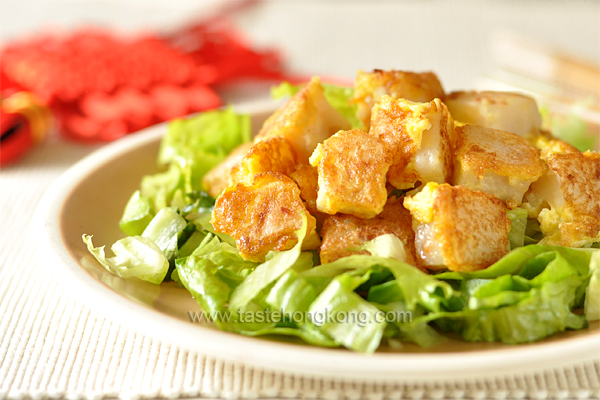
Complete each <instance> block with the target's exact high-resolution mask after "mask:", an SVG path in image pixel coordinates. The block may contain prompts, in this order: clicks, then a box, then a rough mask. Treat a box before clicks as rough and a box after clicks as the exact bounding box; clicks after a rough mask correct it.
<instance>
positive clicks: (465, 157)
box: [452, 125, 546, 209]
mask: <svg viewBox="0 0 600 400" xmlns="http://www.w3.org/2000/svg"><path fill="white" fill-rule="evenodd" d="M455 133H456V145H455V149H454V176H453V181H452V183H453V184H454V185H463V186H466V187H468V188H469V189H471V190H480V191H482V192H485V193H489V194H491V195H494V196H496V197H497V198H499V199H500V200H502V201H504V202H505V203H506V205H507V207H509V208H511V209H512V208H515V207H517V206H518V205H519V204H521V201H522V200H523V195H524V194H525V192H526V191H527V189H528V188H529V186H530V185H531V183H532V182H535V181H536V180H538V178H539V177H540V176H542V175H543V174H544V172H546V166H545V164H544V162H543V161H542V160H541V159H540V158H539V150H537V149H536V148H535V147H533V146H532V145H531V144H530V143H529V142H528V141H527V140H526V139H524V138H522V137H521V136H519V135H517V134H514V133H510V132H504V131H499V130H496V129H491V128H484V127H481V126H475V125H464V126H461V127H457V128H456V130H455Z"/></svg>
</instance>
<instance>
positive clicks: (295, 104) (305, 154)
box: [254, 77, 350, 164]
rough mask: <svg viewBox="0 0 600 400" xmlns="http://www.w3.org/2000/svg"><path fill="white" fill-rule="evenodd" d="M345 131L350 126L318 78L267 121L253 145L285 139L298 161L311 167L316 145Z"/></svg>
mask: <svg viewBox="0 0 600 400" xmlns="http://www.w3.org/2000/svg"><path fill="white" fill-rule="evenodd" d="M343 129H350V123H349V122H348V120H346V118H344V117H343V116H342V114H340V113H339V112H338V111H337V110H336V109H335V108H333V107H332V106H331V105H330V104H329V102H328V101H327V99H326V98H325V95H324V92H323V86H322V85H321V81H320V80H319V78H316V77H315V78H312V79H311V80H310V82H309V83H308V84H307V85H306V86H305V87H304V88H302V89H301V90H300V91H299V92H298V93H296V94H295V95H294V96H293V97H292V98H291V99H290V101H289V102H288V103H287V104H286V105H285V106H283V107H281V108H280V109H279V110H277V111H276V112H275V113H274V114H273V115H272V116H270V117H269V118H268V119H267V120H266V121H265V123H264V124H263V126H262V128H261V130H260V132H259V133H258V135H257V136H256V138H255V139H254V142H255V143H258V142H260V141H263V140H265V139H268V138H272V137H282V138H284V139H286V140H288V141H289V142H290V143H291V144H292V147H293V148H294V150H295V151H296V155H297V156H298V161H299V162H301V163H304V164H308V158H309V157H310V155H311V154H312V153H313V151H314V149H315V148H316V147H317V144H318V143H321V142H322V141H323V140H325V139H327V138H328V137H330V136H331V135H333V134H334V133H336V132H337V131H339V130H343Z"/></svg>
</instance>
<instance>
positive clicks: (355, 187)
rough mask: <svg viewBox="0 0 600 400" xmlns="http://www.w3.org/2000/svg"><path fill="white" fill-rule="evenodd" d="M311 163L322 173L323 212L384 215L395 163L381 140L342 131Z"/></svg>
mask: <svg viewBox="0 0 600 400" xmlns="http://www.w3.org/2000/svg"><path fill="white" fill-rule="evenodd" d="M310 163H311V165H313V166H315V167H317V168H318V172H319V181H318V182H319V192H318V195H317V208H318V210H319V211H321V212H324V213H326V214H336V213H338V212H340V213H343V214H351V215H354V216H355V217H358V218H373V217H374V216H376V215H377V214H379V213H380V212H382V211H383V206H384V205H385V202H386V200H387V190H386V187H385V176H386V174H387V172H388V169H389V167H390V164H391V162H390V157H389V154H388V152H387V151H386V149H385V148H384V146H383V144H382V143H381V141H380V140H379V138H377V137H375V136H373V135H370V134H368V133H367V132H364V131H360V130H351V131H340V132H338V133H336V134H335V135H333V136H332V137H330V138H329V139H327V140H326V141H325V142H323V143H322V144H319V145H318V146H317V148H316V150H315V152H314V153H313V155H312V156H311V158H310Z"/></svg>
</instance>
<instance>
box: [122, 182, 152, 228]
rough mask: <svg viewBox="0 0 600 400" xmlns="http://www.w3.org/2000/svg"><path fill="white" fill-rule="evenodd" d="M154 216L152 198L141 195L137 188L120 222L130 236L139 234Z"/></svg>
mask: <svg viewBox="0 0 600 400" xmlns="http://www.w3.org/2000/svg"><path fill="white" fill-rule="evenodd" d="M152 218H154V205H153V202H152V199H151V198H149V197H144V196H142V195H141V193H140V191H139V190H136V191H135V192H134V193H133V195H132V196H131V198H130V199H129V201H128V202H127V205H126V206H125V211H123V216H122V217H121V221H120V222H119V227H120V228H121V230H122V231H123V233H125V234H126V235H129V236H139V235H141V234H142V232H144V229H146V226H148V224H149V223H150V221H152Z"/></svg>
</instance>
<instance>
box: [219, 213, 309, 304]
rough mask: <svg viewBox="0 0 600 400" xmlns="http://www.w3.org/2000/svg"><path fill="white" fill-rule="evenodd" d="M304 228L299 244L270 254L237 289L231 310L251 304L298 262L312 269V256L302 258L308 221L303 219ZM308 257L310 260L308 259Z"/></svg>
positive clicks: (300, 234) (300, 231) (301, 230)
mask: <svg viewBox="0 0 600 400" xmlns="http://www.w3.org/2000/svg"><path fill="white" fill-rule="evenodd" d="M302 221H303V222H302V227H301V228H300V230H299V231H298V233H297V236H298V243H296V245H295V246H294V247H293V248H291V249H290V250H286V251H279V252H270V253H269V254H268V255H267V260H266V261H265V262H264V263H262V264H261V265H259V266H258V267H257V268H256V269H255V270H254V271H253V272H252V273H251V274H250V275H249V276H248V277H247V278H246V279H244V281H243V282H242V283H241V284H240V286H238V287H237V288H236V290H235V291H234V292H233V294H232V296H231V303H230V305H229V307H230V309H231V310H233V311H237V310H239V309H241V308H243V307H245V306H246V305H247V304H248V303H250V302H251V301H252V300H253V299H254V298H255V297H256V296H257V295H258V294H259V293H260V292H261V291H262V290H263V289H265V288H266V287H267V286H269V285H270V284H271V283H273V282H274V281H275V280H277V278H279V277H280V276H281V275H283V274H284V273H285V272H286V271H288V270H289V269H290V268H292V267H293V266H294V265H295V264H296V263H297V262H298V261H300V264H301V265H304V266H306V267H308V268H310V267H312V255H309V254H306V256H304V257H301V254H302V253H301V249H302V242H303V241H304V237H305V236H306V229H307V226H308V224H307V219H306V217H303V219H302ZM308 256H309V257H310V259H308Z"/></svg>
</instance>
